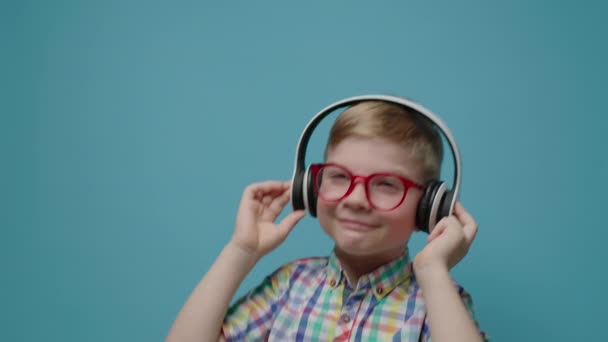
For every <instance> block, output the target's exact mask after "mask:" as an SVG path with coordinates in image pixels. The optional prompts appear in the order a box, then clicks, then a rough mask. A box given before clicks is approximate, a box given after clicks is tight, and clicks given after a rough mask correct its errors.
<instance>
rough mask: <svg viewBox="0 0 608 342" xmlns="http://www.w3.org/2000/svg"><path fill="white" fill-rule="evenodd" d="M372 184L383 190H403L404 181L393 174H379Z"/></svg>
mask: <svg viewBox="0 0 608 342" xmlns="http://www.w3.org/2000/svg"><path fill="white" fill-rule="evenodd" d="M372 186H373V187H374V188H377V189H378V190H381V191H402V190H403V183H401V181H400V180H399V179H398V178H396V177H393V176H378V177H374V179H373V180H372Z"/></svg>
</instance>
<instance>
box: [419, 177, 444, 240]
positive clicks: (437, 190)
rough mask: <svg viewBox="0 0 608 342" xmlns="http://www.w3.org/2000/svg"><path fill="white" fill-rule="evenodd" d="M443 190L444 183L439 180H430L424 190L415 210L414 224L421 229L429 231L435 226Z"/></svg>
mask: <svg viewBox="0 0 608 342" xmlns="http://www.w3.org/2000/svg"><path fill="white" fill-rule="evenodd" d="M445 190H446V184H445V183H444V182H441V181H432V182H430V183H429V184H428V185H427V187H426V189H425V190H424V193H423V194H422V197H421V198H420V201H419V202H418V208H417V210H416V224H417V225H418V229H420V230H421V231H423V232H426V233H430V232H431V230H433V228H434V227H435V224H436V223H437V221H438V220H439V219H438V218H437V216H438V215H437V214H438V210H439V209H440V208H439V207H440V204H441V201H442V198H443V195H444V193H445Z"/></svg>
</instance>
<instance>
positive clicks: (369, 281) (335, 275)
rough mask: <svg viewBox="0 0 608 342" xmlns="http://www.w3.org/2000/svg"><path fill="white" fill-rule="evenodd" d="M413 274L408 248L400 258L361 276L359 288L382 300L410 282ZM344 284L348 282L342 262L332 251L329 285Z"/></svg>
mask: <svg viewBox="0 0 608 342" xmlns="http://www.w3.org/2000/svg"><path fill="white" fill-rule="evenodd" d="M411 274H412V263H411V262H410V257H409V250H408V249H407V248H406V250H405V252H404V253H403V255H401V256H400V257H398V258H396V259H394V260H393V261H391V262H389V263H387V264H384V265H382V266H380V267H378V268H377V269H375V270H374V271H372V272H370V273H368V274H365V275H363V276H361V278H360V279H359V284H358V288H359V289H361V288H364V289H372V291H373V293H374V295H375V296H376V299H381V298H383V297H384V296H386V295H387V294H389V293H390V292H391V291H392V290H393V289H394V288H395V287H397V286H398V285H399V284H401V283H403V282H404V281H406V280H408V279H409V277H410V275H411ZM342 282H346V276H345V275H344V272H343V270H342V266H341V265H340V260H338V257H337V256H336V254H335V252H334V251H332V253H331V255H330V256H329V260H328V262H327V284H329V286H331V287H336V286H338V285H339V284H341V283H342Z"/></svg>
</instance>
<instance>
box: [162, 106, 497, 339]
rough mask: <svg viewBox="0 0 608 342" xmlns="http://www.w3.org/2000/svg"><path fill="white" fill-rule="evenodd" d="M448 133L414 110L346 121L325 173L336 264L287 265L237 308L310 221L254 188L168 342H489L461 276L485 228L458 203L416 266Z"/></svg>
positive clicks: (320, 175) (376, 111) (364, 111)
mask: <svg viewBox="0 0 608 342" xmlns="http://www.w3.org/2000/svg"><path fill="white" fill-rule="evenodd" d="M442 154H443V151H442V147H441V140H440V138H439V135H438V134H437V132H436V131H435V130H434V129H433V127H431V126H430V124H428V123H426V122H425V121H424V120H420V119H419V117H417V114H412V113H410V112H409V111H408V110H406V109H405V108H403V107H401V106H399V105H396V104H392V103H388V102H383V101H365V102H361V103H358V104H356V105H353V106H351V107H350V108H348V109H347V110H345V111H344V112H342V113H341V114H340V116H339V117H338V119H337V120H336V122H335V123H334V125H333V126H332V129H331V131H330V137H329V140H328V143H327V147H326V151H325V162H324V163H323V164H319V165H317V166H315V168H314V170H315V171H314V175H313V182H314V185H315V189H316V192H317V194H318V200H317V217H318V219H319V223H320V225H321V227H322V228H323V230H324V231H325V233H326V234H327V235H328V236H329V237H331V238H332V240H333V241H334V242H335V247H334V249H333V251H332V252H331V253H330V255H329V256H328V257H324V258H306V259H300V260H296V261H293V262H290V263H288V264H285V265H283V266H282V267H280V268H279V269H277V270H276V271H275V272H274V273H272V274H271V275H269V276H268V277H266V279H265V280H264V281H263V282H262V283H261V284H260V285H259V286H257V287H256V288H255V289H253V290H251V291H250V292H249V293H248V294H247V295H245V296H243V297H242V298H241V299H239V300H238V301H237V302H235V303H234V304H233V306H232V307H230V308H228V306H229V304H230V301H231V299H232V296H233V295H234V293H235V292H236V290H237V289H238V287H239V285H240V283H241V282H242V280H243V279H244V278H245V276H246V275H247V274H248V272H249V271H250V270H251V269H252V268H253V267H254V265H255V264H256V262H257V261H258V260H260V258H262V257H263V256H264V255H266V254H267V253H269V252H271V251H272V250H273V249H275V248H276V247H277V246H278V245H279V244H280V243H281V242H283V241H284V240H285V238H286V237H287V235H288V234H289V232H290V231H291V229H293V227H294V226H295V225H296V223H297V222H298V221H299V220H300V219H301V218H302V217H303V216H304V212H303V211H294V212H292V213H290V214H288V215H287V216H286V217H285V218H284V219H283V220H282V221H281V222H280V223H278V224H275V223H274V221H275V219H276V218H277V217H278V215H279V214H280V213H281V211H282V209H283V207H284V206H285V205H286V204H287V202H288V201H289V196H290V194H289V192H290V191H289V189H290V184H289V183H288V182H275V181H269V182H264V183H259V184H252V185H250V186H248V187H247V188H246V189H245V191H244V193H243V196H242V199H241V203H240V207H239V210H238V213H237V218H236V224H235V230H234V234H233V237H232V239H231V241H230V242H229V243H228V244H227V245H226V247H225V248H224V249H223V251H222V252H221V253H220V255H219V257H218V259H217V260H216V261H215V263H214V264H213V265H212V267H211V269H210V270H209V271H208V273H207V274H206V275H205V277H204V278H203V279H202V280H201V282H200V283H199V285H198V286H197V287H196V288H195V289H194V291H193V293H192V294H191V296H190V298H189V299H188V301H187V302H186V304H185V305H184V307H183V308H182V310H181V312H180V314H179V315H178V317H177V319H176V321H175V323H174V325H173V327H172V329H171V332H170V333H169V336H168V337H167V340H168V341H218V340H220V341H224V340H226V341H258V340H272V341H296V340H297V341H310V340H312V341H360V340H371V341H430V340H431V336H432V339H433V341H482V340H483V339H485V338H486V337H485V335H484V334H483V333H481V332H480V331H479V329H478V326H477V324H476V322H475V320H474V317H473V316H472V311H471V307H472V301H471V297H470V296H469V295H468V293H467V292H465V291H464V290H463V289H462V288H461V287H459V286H458V285H456V284H454V282H453V281H452V279H451V278H450V275H449V270H450V268H451V267H453V266H454V265H455V264H456V263H458V262H459V261H460V260H461V259H462V258H463V257H464V255H465V254H466V253H467V251H468V249H469V246H470V245H471V243H472V242H473V240H474V238H475V235H476V232H477V224H476V222H475V220H474V219H473V217H471V215H470V214H469V213H468V212H467V211H466V210H465V209H464V208H463V207H462V205H461V204H460V203H456V205H455V208H454V214H453V215H452V216H450V217H446V218H443V219H442V220H441V221H440V222H439V223H438V224H437V225H436V226H435V228H434V229H433V231H432V232H431V234H430V235H429V236H428V239H427V240H428V243H427V245H426V246H425V247H424V248H423V250H422V251H421V252H420V253H418V255H416V257H415V259H414V260H413V262H412V261H411V259H410V258H409V253H408V249H407V247H406V246H407V242H408V240H409V238H410V236H411V234H412V233H413V232H414V231H415V230H416V227H415V216H416V208H417V205H418V202H419V200H420V197H421V195H422V190H423V189H424V188H423V184H426V183H427V182H428V181H430V180H433V179H438V176H439V171H440V164H441V160H442Z"/></svg>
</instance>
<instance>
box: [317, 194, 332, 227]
mask: <svg viewBox="0 0 608 342" xmlns="http://www.w3.org/2000/svg"><path fill="white" fill-rule="evenodd" d="M335 211H336V206H335V205H334V204H332V203H327V202H325V201H323V200H322V199H320V198H319V199H318V200H317V219H318V220H319V224H320V225H321V227H323V229H324V230H325V231H327V230H328V229H330V228H331V221H332V218H333V217H334V216H335V215H334V214H335Z"/></svg>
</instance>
